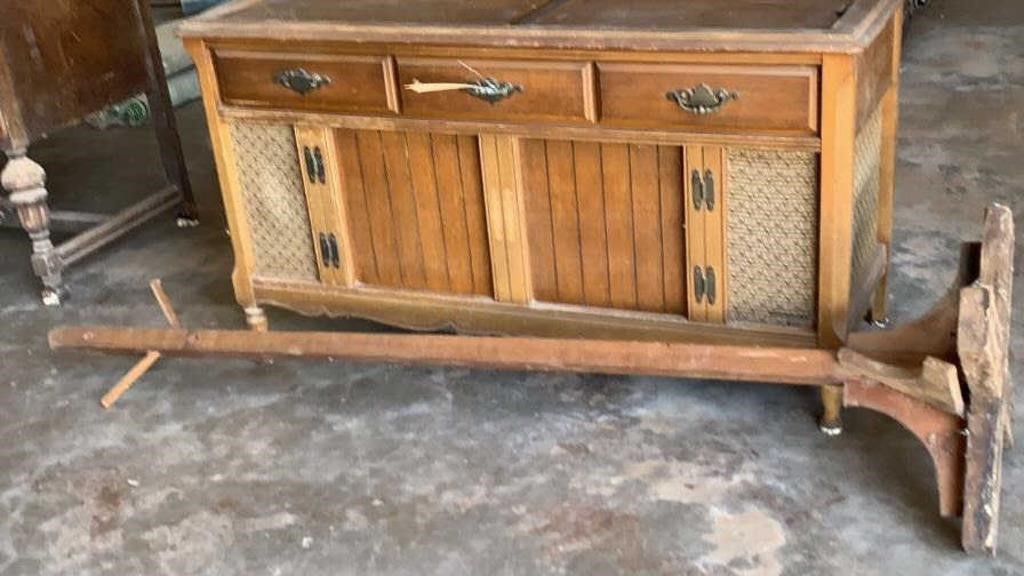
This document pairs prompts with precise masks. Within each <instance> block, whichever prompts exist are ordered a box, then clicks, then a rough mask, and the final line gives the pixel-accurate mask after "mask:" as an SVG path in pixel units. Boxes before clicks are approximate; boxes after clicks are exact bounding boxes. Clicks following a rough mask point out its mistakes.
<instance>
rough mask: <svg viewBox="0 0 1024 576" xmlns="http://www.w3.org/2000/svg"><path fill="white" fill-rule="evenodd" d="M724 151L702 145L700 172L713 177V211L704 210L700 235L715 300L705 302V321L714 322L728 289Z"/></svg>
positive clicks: (720, 319) (720, 313)
mask: <svg viewBox="0 0 1024 576" xmlns="http://www.w3.org/2000/svg"><path fill="white" fill-rule="evenodd" d="M723 154H724V150H723V149H722V148H720V147H717V146H714V147H712V146H706V147H704V171H705V174H707V173H709V172H710V173H711V175H712V177H713V178H714V188H715V189H714V193H715V202H714V204H715V205H714V209H713V210H710V211H708V210H705V211H704V214H705V215H704V218H705V220H704V223H705V230H704V232H705V237H704V243H705V246H704V258H705V262H706V265H707V267H708V269H712V270H714V271H715V293H716V295H715V302H714V303H713V304H712V303H711V302H708V303H707V321H708V322H714V323H718V324H721V323H724V322H725V310H726V309H727V305H726V304H727V303H726V300H727V298H728V294H729V290H728V287H727V286H726V281H727V279H728V277H729V274H728V270H726V258H725V241H726V240H725V217H724V215H725V214H726V213H727V210H728V207H727V206H726V202H727V200H728V194H727V193H726V189H725V186H726V183H727V181H728V180H727V179H726V174H725V170H724V167H725V162H724V159H723Z"/></svg>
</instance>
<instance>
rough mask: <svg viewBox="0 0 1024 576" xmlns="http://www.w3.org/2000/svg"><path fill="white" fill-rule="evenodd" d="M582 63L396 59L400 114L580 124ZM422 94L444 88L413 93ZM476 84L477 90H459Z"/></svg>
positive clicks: (583, 115) (586, 70)
mask: <svg viewBox="0 0 1024 576" xmlns="http://www.w3.org/2000/svg"><path fill="white" fill-rule="evenodd" d="M590 71H591V67H590V64H589V63H587V62H541V61H517V60H457V59H445V58H399V59H398V75H399V83H400V85H401V86H402V112H403V114H404V115H406V116H411V117H420V118H444V119H454V120H484V121H495V122H502V121H512V122H522V121H532V122H557V123H580V122H586V121H587V116H588V115H587V106H586V105H585V90H584V86H585V85H586V83H585V79H586V77H587V76H588V75H589V74H590ZM413 83H419V84H421V85H422V87H423V88H424V89H427V90H429V89H434V88H438V89H440V88H443V86H442V85H444V84H448V85H449V86H447V88H448V89H446V90H439V91H436V92H422V93H418V92H416V91H414V90H412V89H410V87H409V86H410V85H411V84H413ZM469 85H475V86H478V87H479V88H480V90H479V91H477V92H475V93H471V90H467V89H465V88H461V89H460V88H459V86H469Z"/></svg>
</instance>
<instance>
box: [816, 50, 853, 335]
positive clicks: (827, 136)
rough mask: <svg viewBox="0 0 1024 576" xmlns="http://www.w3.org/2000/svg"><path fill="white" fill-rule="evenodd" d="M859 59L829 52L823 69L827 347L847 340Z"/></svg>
mask: <svg viewBox="0 0 1024 576" xmlns="http://www.w3.org/2000/svg"><path fill="white" fill-rule="evenodd" d="M855 64H856V62H855V60H854V59H853V58H852V57H849V56H841V55H829V56H827V57H826V58H825V61H824V66H823V69H822V102H823V105H822V120H821V123H822V124H821V131H822V143H823V145H822V150H821V191H820V195H821V201H820V206H821V208H820V210H821V212H820V218H821V226H820V232H819V233H820V237H821V238H827V239H828V241H827V242H821V243H820V251H821V254H820V256H819V262H818V267H819V268H818V269H819V285H818V334H819V342H820V344H821V345H822V346H823V347H826V348H838V347H839V346H840V345H841V344H842V343H843V342H845V341H846V334H847V327H848V322H849V300H850V295H851V294H850V267H851V265H852V261H853V186H854V141H855V139H856V127H857V115H856V111H857V107H856V97H857V82H856V73H855V69H856V67H855Z"/></svg>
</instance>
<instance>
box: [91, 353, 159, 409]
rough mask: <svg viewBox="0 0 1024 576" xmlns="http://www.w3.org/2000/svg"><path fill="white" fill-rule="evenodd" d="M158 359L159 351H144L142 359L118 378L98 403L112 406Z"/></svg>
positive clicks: (108, 406) (105, 406) (106, 406)
mask: <svg viewBox="0 0 1024 576" xmlns="http://www.w3.org/2000/svg"><path fill="white" fill-rule="evenodd" d="M158 360H160V353H159V352H152V351H151V352H146V356H145V357H143V358H142V360H139V361H138V362H137V363H136V364H135V366H133V367H132V369H131V370H129V371H128V373H127V374H125V375H124V376H122V377H121V379H120V380H118V382H117V384H114V387H113V388H111V389H110V390H109V391H108V392H107V393H106V394H104V395H103V398H101V399H100V404H101V405H103V407H104V408H107V409H109V408H110V407H111V406H113V405H114V403H115V402H117V400H118V399H119V398H121V396H123V395H124V393H125V392H127V391H128V390H129V389H131V387H132V386H134V385H135V383H136V382H137V381H138V380H139V378H142V376H143V375H144V374H145V373H146V372H149V369H150V368H152V367H153V364H156V363H157V361H158Z"/></svg>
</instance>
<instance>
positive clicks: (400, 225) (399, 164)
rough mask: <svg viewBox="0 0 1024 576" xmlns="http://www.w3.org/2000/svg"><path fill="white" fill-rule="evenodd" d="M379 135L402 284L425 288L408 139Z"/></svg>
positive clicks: (425, 281) (387, 133)
mask: <svg viewBox="0 0 1024 576" xmlns="http://www.w3.org/2000/svg"><path fill="white" fill-rule="evenodd" d="M380 138H381V145H382V146H383V149H384V166H385V171H386V174H387V181H388V191H389V193H390V195H391V212H392V214H393V215H394V218H395V220H394V224H395V226H394V230H395V236H396V238H397V240H398V257H399V259H400V261H401V268H402V283H403V284H404V285H405V286H406V287H407V288H412V289H424V288H426V287H427V274H426V270H425V268H424V265H423V250H422V247H421V246H420V233H419V221H418V218H417V215H416V196H415V194H414V193H413V187H412V173H411V171H410V170H409V147H408V141H407V140H406V135H405V133H402V132H391V131H384V132H381V133H380Z"/></svg>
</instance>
